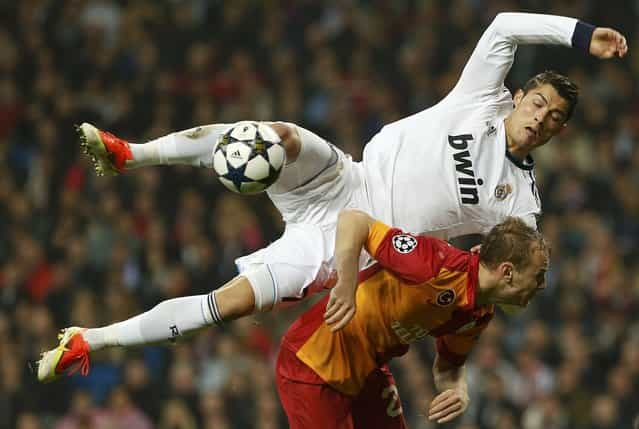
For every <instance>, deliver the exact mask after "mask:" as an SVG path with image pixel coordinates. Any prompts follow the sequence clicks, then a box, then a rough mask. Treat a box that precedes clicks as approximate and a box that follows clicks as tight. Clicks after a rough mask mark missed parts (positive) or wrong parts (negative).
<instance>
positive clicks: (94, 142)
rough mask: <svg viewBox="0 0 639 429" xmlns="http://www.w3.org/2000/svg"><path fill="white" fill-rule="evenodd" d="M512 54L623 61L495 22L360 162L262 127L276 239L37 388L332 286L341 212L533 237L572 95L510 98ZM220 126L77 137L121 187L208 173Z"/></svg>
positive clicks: (610, 46) (333, 312)
mask: <svg viewBox="0 0 639 429" xmlns="http://www.w3.org/2000/svg"><path fill="white" fill-rule="evenodd" d="M520 44H552V45H563V46H567V47H570V46H572V47H574V48H578V49H581V50H583V51H584V52H589V53H590V54H592V55H594V56H597V57H599V58H602V59H605V58H613V57H623V56H624V55H625V54H626V52H627V49H628V48H627V45H626V40H625V38H624V37H623V36H622V35H621V34H620V33H618V32H617V31H615V30H612V29H609V28H595V27H593V26H591V25H589V24H586V23H583V22H581V21H578V20H576V19H573V18H566V17H558V16H549V15H537V14H524V13H503V14H499V15H498V16H497V17H496V18H495V19H494V21H493V22H492V24H491V25H490V26H489V27H488V29H487V30H486V31H485V32H484V34H483V35H482V37H481V39H480V40H479V42H478V44H477V47H476V48H475V50H474V52H473V53H472V55H471V57H470V59H469V61H468V63H467V64H466V66H465V68H464V70H463V72H462V75H461V77H460V79H459V81H458V83H457V85H456V86H455V87H454V89H453V90H452V91H451V92H450V94H448V96H446V97H445V98H444V99H443V100H442V101H440V102H439V103H438V104H436V105H435V106H433V107H431V108H429V109H426V110H424V111H422V112H420V113H417V114H415V115H412V116H410V117H407V118H405V119H402V120H399V121H397V122H394V123H392V124H389V125H387V126H385V127H384V128H383V129H382V130H381V131H380V132H379V133H378V134H377V135H376V136H375V137H373V139H372V140H371V141H370V142H369V143H368V144H367V145H366V147H365V150H364V159H363V161H362V162H361V163H355V162H352V161H351V159H350V157H349V156H348V155H346V154H344V153H343V152H341V151H340V150H339V149H337V148H335V147H334V146H332V145H330V144H329V143H327V142H326V141H324V140H323V139H322V138H320V137H318V136H316V135H315V134H313V133H311V132H309V131H307V130H305V129H303V128H301V127H298V126H296V125H294V124H287V123H269V125H270V126H271V127H272V128H273V129H274V130H275V132H277V133H278V134H279V136H280V137H281V139H282V141H283V143H284V146H285V149H286V153H287V165H286V166H285V167H284V169H283V171H282V174H281V177H280V178H279V179H278V181H277V182H276V183H275V184H274V185H273V186H271V187H270V188H269V189H268V191H267V192H268V195H269V197H270V198H271V199H272V201H273V202H274V204H275V205H276V206H277V208H278V209H279V210H280V212H281V213H282V216H283V218H284V220H285V221H286V229H285V232H284V234H283V236H282V237H281V238H280V239H279V240H277V241H276V242H274V243H273V244H271V245H270V246H268V247H267V248H265V249H262V250H259V251H257V252H256V253H254V254H252V255H248V256H245V257H242V258H239V259H238V260H237V265H238V268H239V271H240V275H239V276H237V277H236V278H234V279H233V280H231V281H230V282H228V283H227V284H226V285H224V286H223V287H221V288H219V289H216V290H214V291H213V292H211V293H209V294H207V295H201V296H191V297H183V298H176V299H171V300H167V301H163V302H161V303H160V304H158V305H157V306H156V307H154V308H153V309H151V310H149V311H147V312H146V313H143V314H141V315H138V316H136V317H134V318H132V319H129V320H125V321H123V322H119V323H115V324H113V325H110V326H107V327H104V328H97V329H84V328H68V329H66V330H65V331H64V334H63V335H62V337H61V341H60V345H59V346H58V347H57V348H55V349H53V350H51V351H48V352H46V353H44V354H43V357H42V360H41V361H40V362H39V365H38V378H39V379H40V380H41V381H50V380H53V379H55V378H57V377H59V376H61V375H63V374H67V373H69V372H70V371H72V370H73V369H75V368H77V367H78V366H79V367H81V368H82V370H83V372H85V371H87V370H88V355H89V352H90V351H95V350H98V349H100V348H103V347H107V346H129V345H139V344H146V343H152V342H158V341H166V340H174V339H175V338H176V337H179V336H182V335H185V334H187V333H190V332H194V331H196V330H198V329H201V328H204V327H207V326H210V325H212V324H215V323H221V322H222V321H226V320H232V319H235V318H238V317H242V316H245V315H248V314H251V313H253V312H256V311H268V310H271V309H273V308H274V307H276V306H278V305H279V304H281V303H283V302H286V301H288V300H298V299H301V298H303V297H304V296H305V295H307V294H309V292H312V291H314V290H316V289H321V288H324V287H327V286H330V285H333V284H335V281H336V275H335V270H334V267H333V266H332V260H333V253H334V251H335V249H334V241H335V240H334V239H335V225H336V221H337V216H338V214H339V212H340V211H341V210H342V209H344V208H358V209H360V210H363V211H366V212H368V213H370V214H372V216H374V217H375V218H377V219H380V220H381V221H383V222H385V223H386V224H390V225H393V226H397V227H400V228H402V229H404V230H407V231H412V232H414V233H418V234H422V233H429V234H433V235H436V236H438V237H440V238H452V237H455V236H459V235H463V234H470V233H483V232H485V231H487V230H488V229H489V228H490V227H492V226H493V225H495V224H497V223H498V222H500V221H502V220H503V219H504V218H505V217H506V216H518V217H522V218H523V219H524V220H525V221H526V222H527V223H529V224H530V225H535V216H536V215H538V214H539V213H540V211H541V207H540V201H539V195H538V192H537V188H536V185H535V177H534V174H533V167H534V162H533V160H532V158H531V157H530V152H531V151H532V150H533V149H534V148H536V147H538V146H541V145H543V144H545V143H546V142H548V141H549V140H550V138H551V137H552V136H554V135H556V134H557V133H559V132H560V131H561V129H563V128H564V127H565V126H566V122H567V120H568V119H569V118H570V116H571V114H572V112H573V109H574V106H575V104H576V101H577V88H576V87H575V85H574V84H572V83H571V82H570V81H569V80H568V79H567V78H565V77H563V76H561V75H558V74H556V73H553V72H547V73H542V74H540V75H537V76H535V78H533V79H531V80H530V81H529V82H528V83H527V84H526V85H525V86H524V88H523V90H518V91H517V92H516V93H515V96H514V98H513V97H512V96H511V94H510V92H509V91H508V89H506V87H505V86H504V79H505V77H506V75H507V73H508V71H509V70H510V67H511V65H512V63H513V60H514V55H515V51H516V49H517V46H518V45H520ZM228 127H229V125H209V126H203V127H198V128H196V129H192V130H187V131H184V132H178V133H173V134H170V135H168V136H165V137H161V138H159V139H157V140H154V141H151V142H148V143H145V144H139V145H137V144H130V143H128V142H125V141H123V140H121V139H119V138H117V137H115V136H113V135H111V134H109V133H106V132H103V131H100V130H98V129H97V128H95V127H94V126H92V125H90V124H83V125H82V127H81V134H82V137H83V139H84V143H85V144H86V146H87V149H88V151H89V153H90V155H92V157H93V159H94V161H95V162H96V167H97V169H98V172H102V173H116V174H117V173H122V172H124V171H126V170H128V169H131V168H136V167H141V166H146V165H157V164H178V163H179V164H189V165H194V166H204V167H211V165H212V157H213V150H214V147H215V145H216V143H217V139H218V137H219V136H220V135H221V134H222V133H223V132H224V131H225V130H226V129H228ZM364 260H365V258H364V257H362V258H360V261H359V263H360V264H361V263H363V261H364ZM352 263H353V264H355V263H357V261H352ZM331 294H332V297H331V300H330V301H329V305H328V307H327V321H330V322H331V323H332V324H333V326H334V327H336V328H339V327H340V326H343V324H345V323H346V322H347V321H348V320H349V319H350V317H352V315H353V314H354V311H355V309H354V305H353V301H352V297H351V294H352V291H351V290H349V288H346V287H344V288H342V287H341V283H338V286H337V287H335V288H333V290H332V292H331Z"/></svg>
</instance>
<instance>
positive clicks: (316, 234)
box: [235, 148, 370, 305]
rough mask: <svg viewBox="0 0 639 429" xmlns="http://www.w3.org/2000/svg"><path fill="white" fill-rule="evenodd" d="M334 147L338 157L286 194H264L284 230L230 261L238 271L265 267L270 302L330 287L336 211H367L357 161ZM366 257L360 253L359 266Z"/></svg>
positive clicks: (293, 298) (295, 297)
mask: <svg viewBox="0 0 639 429" xmlns="http://www.w3.org/2000/svg"><path fill="white" fill-rule="evenodd" d="M334 150H335V153H336V154H337V161H336V162H335V163H334V164H333V165H332V166H330V167H328V168H327V169H326V170H324V171H323V172H322V173H320V174H319V175H318V176H316V177H314V178H312V180H310V181H308V182H307V183H305V184H303V185H302V186H300V187H298V188H295V189H293V190H290V191H288V192H283V193H273V192H269V197H270V198H271V200H272V201H273V203H274V204H275V206H276V207H277V208H278V209H279V211H280V213H281V214H282V217H283V218H284V220H285V222H286V227H285V230H284V234H283V235H282V236H281V237H280V238H279V239H278V240H276V241H275V242H273V243H271V244H270V245H269V246H268V247H265V248H263V249H260V250H258V251H256V252H254V253H252V254H250V255H247V256H243V257H240V258H238V259H236V260H235V263H236V265H237V268H238V271H239V272H240V274H241V273H242V272H243V271H245V270H247V269H249V268H251V267H252V266H254V265H258V264H266V265H267V266H268V268H269V273H270V275H271V277H272V281H273V287H274V288H275V289H276V292H275V296H276V298H275V302H274V304H275V305H279V304H282V303H286V302H294V301H298V300H300V299H302V298H304V297H305V296H306V295H310V294H312V293H315V292H317V291H319V290H322V289H324V288H326V287H330V286H332V284H334V281H335V280H336V277H335V272H334V267H333V252H334V247H335V228H336V226H337V225H336V224H337V217H338V215H339V212H340V211H341V210H343V209H345V208H358V209H361V210H363V211H366V212H370V210H369V209H368V198H367V195H366V189H365V185H364V180H363V177H364V175H363V172H362V170H361V165H360V164H359V163H355V162H353V161H352V160H351V159H350V156H348V155H345V154H344V153H343V152H342V151H341V150H339V149H337V148H334ZM299 161H302V162H303V161H304V160H300V159H298V160H297V161H296V162H299ZM285 172H286V170H284V171H283V172H282V174H285ZM367 259H368V258H367V257H366V256H365V255H364V256H363V257H362V258H361V261H360V262H361V264H364V263H365V261H366V260H367ZM253 286H254V287H255V285H253Z"/></svg>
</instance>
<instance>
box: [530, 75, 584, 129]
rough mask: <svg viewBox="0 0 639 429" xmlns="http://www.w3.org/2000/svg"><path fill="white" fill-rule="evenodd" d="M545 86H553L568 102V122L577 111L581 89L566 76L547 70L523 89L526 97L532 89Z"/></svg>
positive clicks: (532, 79)
mask: <svg viewBox="0 0 639 429" xmlns="http://www.w3.org/2000/svg"><path fill="white" fill-rule="evenodd" d="M545 84H550V85H552V87H553V88H555V91H557V94H559V95H560V96H561V98H563V99H564V100H566V101H567V102H568V111H567V112H566V121H568V120H569V119H570V117H571V116H572V114H573V112H574V111H575V106H576V105H577V101H578V100H579V87H578V86H577V85H576V84H575V83H574V82H572V81H571V80H570V79H568V78H567V77H566V76H564V75H562V74H559V73H557V72H556V71H553V70H546V71H545V72H543V73H539V74H538V75H536V76H533V77H532V78H530V79H528V82H526V84H525V85H524V87H523V88H522V89H523V91H524V95H526V94H528V91H530V90H531V89H535V88H537V87H539V86H541V85H545Z"/></svg>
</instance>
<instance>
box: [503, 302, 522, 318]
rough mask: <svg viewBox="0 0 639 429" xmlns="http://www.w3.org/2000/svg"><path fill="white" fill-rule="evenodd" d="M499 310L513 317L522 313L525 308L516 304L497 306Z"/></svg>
mask: <svg viewBox="0 0 639 429" xmlns="http://www.w3.org/2000/svg"><path fill="white" fill-rule="evenodd" d="M499 308H501V310H502V311H503V312H504V313H506V314H507V315H509V316H514V315H516V314H519V313H521V312H522V311H524V309H525V308H526V307H522V306H521V305H518V304H499Z"/></svg>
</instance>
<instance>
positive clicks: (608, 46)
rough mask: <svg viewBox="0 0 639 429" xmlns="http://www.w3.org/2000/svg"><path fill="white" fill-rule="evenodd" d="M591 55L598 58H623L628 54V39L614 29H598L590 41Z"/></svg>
mask: <svg viewBox="0 0 639 429" xmlns="http://www.w3.org/2000/svg"><path fill="white" fill-rule="evenodd" d="M590 53H591V54H592V55H594V56H595V57H597V58H601V59H607V58H612V57H615V56H616V57H619V58H622V57H624V56H625V55H626V54H627V53H628V44H627V43H626V38H625V37H624V36H623V35H622V34H621V33H619V32H618V31H616V30H613V29H612V28H602V27H597V28H595V31H594V32H593V33H592V39H591V40H590Z"/></svg>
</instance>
